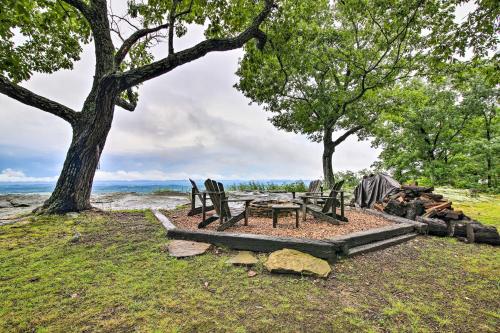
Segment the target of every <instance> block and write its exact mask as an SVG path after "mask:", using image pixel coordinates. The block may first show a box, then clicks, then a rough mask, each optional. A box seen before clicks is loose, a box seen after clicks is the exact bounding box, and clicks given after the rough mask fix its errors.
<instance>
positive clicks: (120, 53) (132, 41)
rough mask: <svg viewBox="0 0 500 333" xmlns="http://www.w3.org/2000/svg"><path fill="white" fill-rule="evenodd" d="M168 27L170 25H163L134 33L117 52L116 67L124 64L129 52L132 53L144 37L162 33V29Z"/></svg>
mask: <svg viewBox="0 0 500 333" xmlns="http://www.w3.org/2000/svg"><path fill="white" fill-rule="evenodd" d="M167 27H168V24H162V25H159V26H157V27H154V28H144V29H140V30H137V31H136V32H134V33H133V34H132V35H130V37H129V38H127V39H126V40H125V41H124V42H123V44H122V46H120V48H119V49H118V51H117V52H116V54H115V66H116V67H118V66H119V65H120V64H121V63H122V61H123V59H125V57H126V56H127V54H128V52H129V51H130V49H131V48H132V46H134V44H135V43H136V42H137V41H138V40H139V39H141V38H142V37H145V36H147V35H148V34H151V33H153V32H157V31H160V30H161V29H166V28H167Z"/></svg>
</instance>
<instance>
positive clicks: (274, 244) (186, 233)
mask: <svg viewBox="0 0 500 333" xmlns="http://www.w3.org/2000/svg"><path fill="white" fill-rule="evenodd" d="M151 211H152V212H153V214H154V216H155V217H156V218H157V219H158V220H159V221H160V222H161V224H162V225H163V226H164V227H165V229H167V237H170V238H173V239H183V240H192V241H196V242H205V243H211V244H216V245H222V246H227V247H229V248H231V249H236V250H247V251H255V252H273V251H277V250H281V249H284V248H288V249H294V250H298V251H302V252H305V253H309V254H311V255H313V256H315V257H318V258H323V259H327V260H329V261H335V260H336V259H337V256H338V255H339V254H343V253H347V250H348V249H347V247H346V242H345V241H343V240H338V241H335V240H329V241H320V240H312V239H306V238H288V237H273V236H266V235H255V234H237V233H228V232H217V231H208V230H203V231H201V230H199V231H193V230H185V229H179V228H177V227H176V226H175V225H174V224H173V223H172V222H171V221H170V220H169V219H168V218H167V217H166V216H165V215H163V214H162V213H161V212H160V211H159V210H158V209H151Z"/></svg>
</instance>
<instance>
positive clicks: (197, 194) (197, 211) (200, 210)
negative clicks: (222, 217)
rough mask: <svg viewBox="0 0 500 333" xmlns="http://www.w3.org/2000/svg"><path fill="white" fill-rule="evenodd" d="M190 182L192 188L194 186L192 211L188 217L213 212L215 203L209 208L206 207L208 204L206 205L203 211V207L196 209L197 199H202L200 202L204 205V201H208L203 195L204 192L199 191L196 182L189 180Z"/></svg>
mask: <svg viewBox="0 0 500 333" xmlns="http://www.w3.org/2000/svg"><path fill="white" fill-rule="evenodd" d="M189 181H190V182H191V186H192V187H191V210H190V211H189V212H188V214H187V215H188V216H193V215H197V214H201V213H203V212H209V211H211V210H214V205H213V203H212V205H209V206H206V204H205V210H203V206H202V207H196V197H198V198H199V199H200V201H201V202H202V205H203V201H204V200H205V201H206V195H203V194H202V192H201V191H200V190H199V189H198V186H197V185H196V183H195V182H194V180H192V179H191V178H189Z"/></svg>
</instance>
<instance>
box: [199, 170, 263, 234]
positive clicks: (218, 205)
mask: <svg viewBox="0 0 500 333" xmlns="http://www.w3.org/2000/svg"><path fill="white" fill-rule="evenodd" d="M205 189H206V191H205V192H202V221H201V222H200V224H198V228H200V229H201V228H204V227H206V226H207V225H209V224H210V223H212V222H214V221H217V220H220V225H219V227H218V228H217V231H223V230H226V229H227V228H230V227H231V226H233V225H234V224H235V223H236V222H238V221H240V220H242V219H244V220H245V225H248V206H249V204H250V202H251V201H253V199H228V197H227V195H226V192H225V191H224V185H223V184H222V183H220V182H216V181H214V180H211V179H207V180H206V181H205ZM207 194H208V195H209V196H210V200H211V201H212V203H213V205H214V209H215V213H216V215H212V216H210V217H208V218H206V214H205V213H206V195H207ZM229 202H245V209H244V210H243V212H241V213H239V214H237V215H232V214H231V210H230V209H229Z"/></svg>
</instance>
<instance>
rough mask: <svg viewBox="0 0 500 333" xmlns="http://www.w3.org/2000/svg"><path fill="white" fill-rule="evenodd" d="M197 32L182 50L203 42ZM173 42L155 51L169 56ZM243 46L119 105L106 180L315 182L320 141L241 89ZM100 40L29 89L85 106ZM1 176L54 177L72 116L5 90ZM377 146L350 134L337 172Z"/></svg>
mask: <svg viewBox="0 0 500 333" xmlns="http://www.w3.org/2000/svg"><path fill="white" fill-rule="evenodd" d="M201 37H202V36H201V29H194V30H190V32H189V33H188V36H186V37H184V38H182V39H181V40H179V41H177V44H176V49H177V50H180V49H182V48H185V47H188V46H190V45H192V44H193V43H195V42H196V41H197V40H200V39H201ZM164 52H165V49H162V48H160V49H158V50H156V53H158V55H160V54H161V53H163V54H165V53H164ZM242 54H243V53H242V51H241V50H235V51H230V52H223V53H213V54H209V55H207V56H205V57H204V58H202V59H199V60H197V61H194V62H192V63H189V64H187V65H184V66H182V67H180V68H177V69H175V70H174V71H172V72H170V73H167V74H166V75H164V76H162V77H160V78H156V79H153V80H151V81H148V82H146V84H144V85H143V86H142V87H141V88H140V100H139V105H138V107H137V109H136V111H135V112H132V113H131V112H128V111H125V110H123V109H121V108H119V107H117V108H116V112H115V120H114V123H113V128H112V129H111V132H110V135H109V137H108V141H107V144H106V147H105V150H104V153H103V155H102V159H101V169H100V170H99V171H98V173H97V176H96V179H99V180H139V179H140V180H166V179H185V178H187V177H194V178H197V179H202V178H205V177H214V178H217V179H313V178H318V177H321V175H322V169H321V154H322V147H321V144H318V143H312V142H309V141H308V140H307V138H306V137H304V136H301V135H297V134H293V133H286V132H284V131H278V130H277V129H275V128H274V127H273V126H272V125H271V124H270V123H269V122H268V120H267V117H268V116H269V115H268V114H266V112H264V111H263V110H262V108H261V107H259V106H257V105H249V102H250V101H249V100H248V99H246V98H245V97H244V96H243V95H242V94H241V93H240V92H238V91H237V90H236V89H234V88H233V85H234V83H236V81H237V77H236V76H235V75H234V73H235V71H236V69H237V66H238V59H239V58H240V57H241V56H242ZM93 66H94V61H93V47H92V46H91V45H90V46H86V47H85V50H84V53H83V55H82V60H81V61H79V62H78V63H76V64H75V68H74V70H72V71H60V72H58V73H56V74H52V75H43V74H36V75H34V76H33V77H32V79H31V80H30V81H28V82H25V83H23V86H25V87H27V88H29V89H31V90H32V91H34V92H36V93H38V94H40V95H42V96H46V97H49V98H51V99H54V100H56V101H58V102H60V103H63V104H65V105H68V106H70V107H72V108H74V109H76V110H79V109H80V108H81V105H82V103H83V100H84V98H85V96H86V94H87V93H88V91H89V89H90V85H91V80H92V75H93ZM0 119H1V122H0V181H22V180H29V181H36V180H45V181H46V180H54V179H56V178H57V175H58V174H59V172H60V170H61V167H62V164H63V161H64V157H65V153H66V150H67V148H68V146H69V143H70V139H71V128H70V126H69V125H68V124H67V123H65V122H64V121H63V120H60V119H59V118H57V117H55V116H53V115H51V114H47V113H44V112H42V111H39V110H37V109H35V108H32V107H28V106H25V105H23V104H21V103H19V102H16V101H14V100H12V99H10V98H8V97H6V96H4V95H0ZM377 155H378V152H377V151H376V150H375V149H373V148H371V147H370V143H369V142H367V141H364V142H359V141H357V139H356V138H355V137H353V138H351V139H349V140H347V141H346V142H345V143H344V144H343V145H342V146H341V147H340V148H338V150H337V152H336V153H335V157H334V159H335V162H334V169H335V170H347V169H349V170H359V169H363V168H368V167H369V166H370V165H371V164H372V163H373V162H374V161H375V160H376V157H377Z"/></svg>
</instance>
